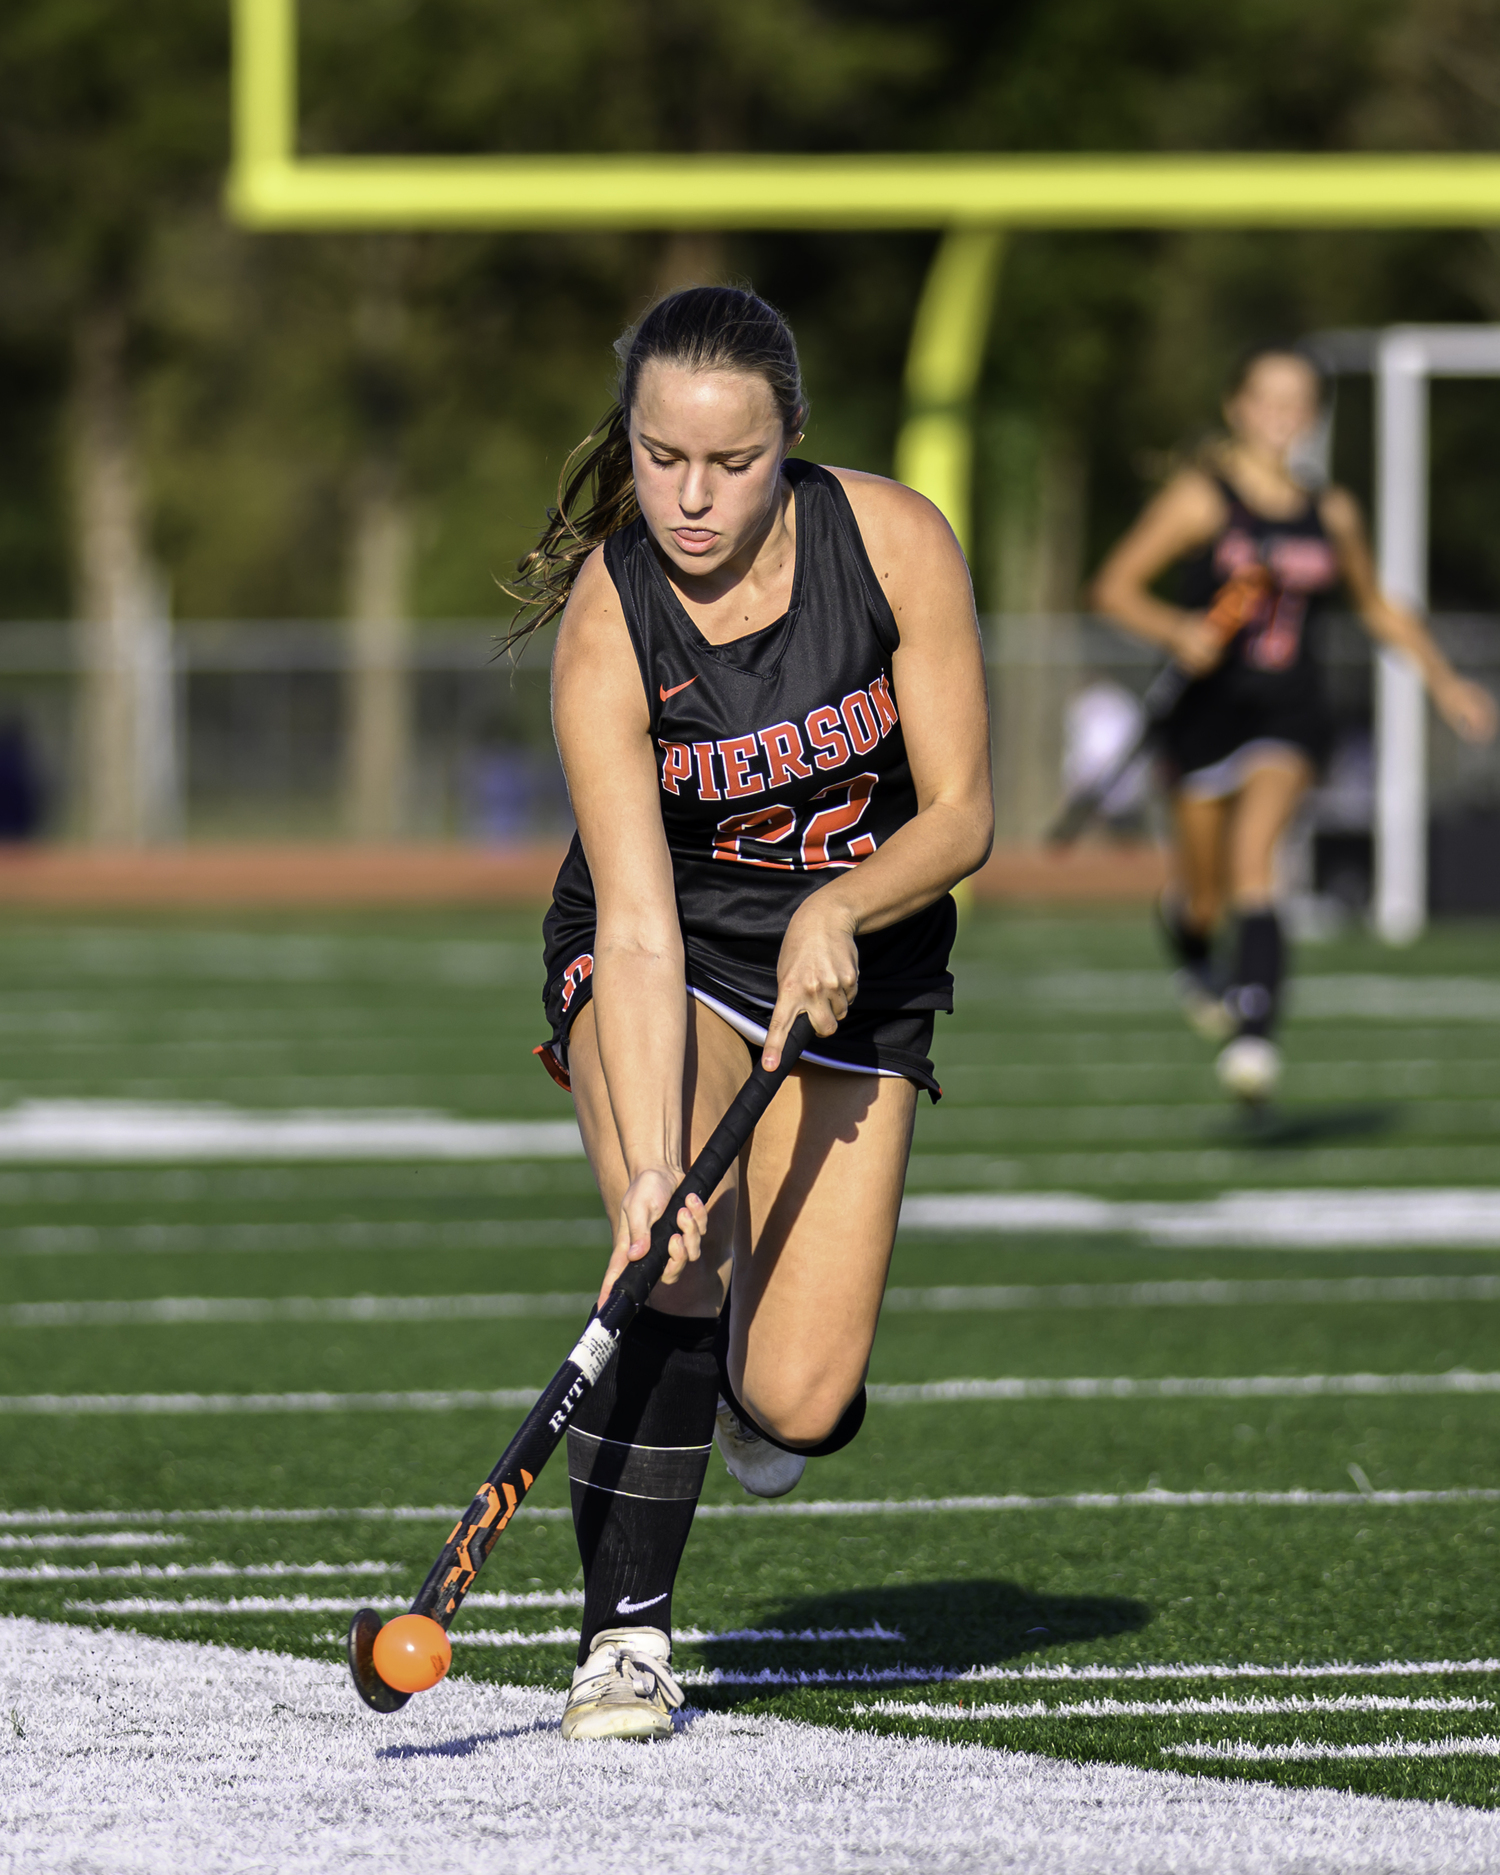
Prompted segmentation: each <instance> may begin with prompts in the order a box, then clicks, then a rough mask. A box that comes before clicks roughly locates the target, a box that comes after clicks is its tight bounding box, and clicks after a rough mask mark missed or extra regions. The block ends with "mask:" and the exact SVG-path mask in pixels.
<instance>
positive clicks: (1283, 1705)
mask: <svg viewBox="0 0 1500 1875" xmlns="http://www.w3.org/2000/svg"><path fill="white" fill-rule="evenodd" d="M1494 1704H1495V1702H1494V1701H1493V1700H1492V1699H1463V1698H1452V1699H1410V1698H1403V1697H1402V1696H1400V1695H1398V1694H1385V1693H1335V1694H1333V1695H1331V1696H1328V1697H1325V1698H1299V1697H1297V1696H1295V1695H1293V1696H1292V1697H1290V1698H1287V1699H1259V1698H1250V1699H1075V1700H1069V1701H1066V1702H1059V1701H1057V1700H1050V1701H1049V1700H1045V1699H1033V1700H1031V1701H1029V1702H1027V1703H1026V1704H1022V1703H1020V1702H1019V1701H1018V1702H1017V1703H1016V1704H1015V1705H1009V1706H1007V1705H988V1706H956V1705H934V1704H932V1703H931V1702H930V1701H929V1700H925V1699H916V1700H911V1701H908V1702H906V1703H904V1704H903V1702H902V1701H901V1700H899V1699H875V1700H871V1701H870V1703H869V1704H868V1705H862V1706H852V1707H850V1708H849V1710H850V1711H851V1712H852V1713H864V1712H875V1713H879V1714H880V1716H881V1717H882V1718H888V1719H944V1720H949V1719H953V1720H963V1721H964V1722H966V1723H972V1722H973V1721H975V1720H978V1719H1158V1718H1184V1717H1185V1718H1213V1717H1222V1718H1240V1717H1270V1716H1273V1715H1276V1714H1291V1713H1305V1712H1318V1713H1336V1712H1490V1711H1493V1709H1494Z"/></svg>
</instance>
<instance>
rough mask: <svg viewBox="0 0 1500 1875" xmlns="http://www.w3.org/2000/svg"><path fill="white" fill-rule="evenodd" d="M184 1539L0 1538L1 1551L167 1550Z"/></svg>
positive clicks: (119, 1534)
mask: <svg viewBox="0 0 1500 1875" xmlns="http://www.w3.org/2000/svg"><path fill="white" fill-rule="evenodd" d="M186 1542H187V1538H186V1537H185V1536H166V1535H162V1534H156V1533H151V1532H132V1531H128V1530H117V1531H111V1532H107V1533H100V1534H98V1535H95V1536H81V1535H80V1536H0V1550H18V1549H21V1550H54V1549H62V1550H68V1551H72V1550H77V1549H170V1548H171V1547H172V1545H173V1544H175V1543H186Z"/></svg>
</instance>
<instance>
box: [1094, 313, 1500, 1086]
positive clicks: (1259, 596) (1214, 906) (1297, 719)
mask: <svg viewBox="0 0 1500 1875" xmlns="http://www.w3.org/2000/svg"><path fill="white" fill-rule="evenodd" d="M1320 393H1321V383H1320V380H1319V378H1318V374H1317V372H1316V371H1315V369H1314V368H1313V366H1312V365H1311V364H1310V363H1309V362H1308V361H1307V359H1305V358H1303V357H1302V356H1300V355H1299V354H1298V353H1296V352H1294V351H1291V350H1286V349H1276V348H1266V349H1263V350H1260V351H1256V352H1253V353H1251V354H1250V355H1249V357H1248V358H1247V359H1246V360H1245V362H1244V363H1243V365H1242V367H1241V369H1240V370H1239V372H1238V373H1237V375H1236V377H1235V379H1234V381H1233V383H1232V384H1231V386H1230V390H1229V394H1228V397H1227V398H1226V400H1225V404H1224V416H1225V420H1226V423H1227V425H1228V435H1227V437H1226V438H1225V440H1224V441H1223V442H1222V443H1221V444H1219V445H1217V446H1216V447H1215V448H1214V449H1213V450H1211V451H1210V452H1208V453H1207V454H1206V455H1205V456H1204V458H1203V459H1202V460H1201V462H1200V463H1199V464H1198V465H1196V466H1193V467H1190V468H1186V469H1183V470H1182V471H1181V472H1180V473H1178V474H1177V475H1176V476H1174V477H1173V479H1172V480H1171V481H1170V482H1168V483H1167V485H1166V487H1165V488H1163V490H1162V491H1161V493H1160V494H1159V495H1158V496H1157V497H1156V499H1155V500H1154V501H1153V502H1152V503H1151V504H1150V506H1149V507H1148V508H1147V509H1146V510H1145V512H1144V513H1143V514H1142V516H1141V518H1140V519H1139V520H1138V521H1137V522H1136V524H1135V526H1134V527H1133V528H1132V529H1131V530H1130V532H1129V533H1128V534H1126V536H1125V537H1124V539H1123V540H1122V541H1121V542H1120V543H1119V545H1118V546H1117V547H1116V548H1115V549H1114V551H1113V552H1112V553H1111V554H1110V556H1109V558H1108V559H1107V560H1106V561H1105V563H1104V566H1103V568H1102V569H1101V571H1100V572H1099V575H1098V577H1097V579H1096V580H1095V582H1094V589H1093V598H1094V603H1095V605H1096V606H1097V608H1098V609H1099V611H1101V612H1104V613H1107V614H1108V615H1109V616H1110V617H1111V618H1112V619H1114V620H1115V622H1116V623H1117V624H1119V625H1121V626H1123V627H1124V628H1125V630H1126V631H1128V632H1129V633H1131V634H1132V636H1134V637H1136V638H1141V639H1144V640H1145V641H1146V643H1147V644H1151V645H1156V646H1159V647H1160V648H1161V649H1162V650H1164V651H1167V652H1168V653H1169V654H1170V655H1171V656H1172V657H1173V658H1174V659H1175V660H1176V661H1177V663H1178V664H1180V665H1181V666H1182V667H1183V668H1184V669H1185V670H1186V671H1188V672H1189V673H1190V674H1191V675H1192V677H1193V679H1194V681H1193V682H1192V683H1190V684H1189V685H1188V687H1187V689H1186V690H1185V692H1184V693H1183V696H1182V699H1181V702H1180V703H1179V704H1178V705H1177V707H1176V708H1175V710H1173V711H1172V713H1171V714H1170V716H1169V717H1168V719H1167V721H1166V723H1165V725H1164V726H1163V730H1162V733H1161V736H1160V747H1161V750H1162V754H1163V756H1164V758H1165V766H1166V771H1167V780H1168V785H1169V788H1170V798H1171V811H1172V825H1173V832H1174V847H1175V854H1174V873H1175V883H1174V885H1173V887H1172V888H1171V891H1170V892H1169V895H1168V898H1167V900H1166V901H1165V902H1164V905H1163V922H1164V924H1165V927H1166V931H1167V936H1168V941H1169V943H1170V945H1171V947H1172V951H1173V953H1174V955H1175V957H1176V960H1177V964H1178V971H1177V975H1176V978H1175V983H1176V986H1177V989H1178V992H1179V995H1180V997H1181V1000H1182V1004H1183V1008H1184V1011H1185V1013H1186V1014H1187V1016H1188V1020H1189V1021H1190V1022H1191V1023H1192V1024H1193V1026H1194V1027H1195V1028H1196V1029H1198V1030H1199V1032H1200V1033H1201V1034H1203V1035H1204V1036H1206V1037H1207V1038H1208V1039H1210V1040H1217V1041H1222V1042H1227V1046H1226V1047H1225V1048H1224V1049H1223V1052H1222V1053H1221V1054H1220V1056H1219V1060H1218V1071H1219V1079H1220V1081H1221V1082H1222V1083H1223V1085H1224V1087H1225V1088H1226V1089H1228V1090H1229V1091H1230V1092H1231V1093H1233V1094H1236V1095H1238V1096H1239V1097H1240V1098H1241V1099H1244V1100H1249V1101H1259V1100H1263V1099H1265V1098H1266V1097H1267V1096H1268V1095H1269V1094H1270V1093H1271V1091H1272V1089H1273V1088H1274V1087H1275V1085H1276V1082H1277V1079H1278V1077H1279V1074H1280V1067H1281V1058H1280V1054H1279V1052H1278V1050H1277V1048H1276V1045H1275V1043H1274V1042H1273V1041H1272V1039H1271V1036H1272V1033H1273V1030H1274V1026H1275V1022H1276V1011H1277V1001H1278V996H1279V992H1280V987H1281V981H1282V974H1283V970H1284V954H1285V946H1284V942H1283V938H1282V931H1281V924H1280V921H1279V919H1278V918H1277V915H1276V905H1275V884H1274V879H1275V860H1276V848H1277V844H1278V842H1279V841H1280V839H1281V836H1282V834H1283V833H1284V832H1285V830H1286V828H1287V827H1288V825H1289V824H1290V823H1291V820H1292V817H1293V815H1294V814H1295V813H1296V811H1297V807H1298V804H1299V803H1300V801H1301V799H1302V797H1303V795H1304V794H1305V793H1306V792H1307V789H1308V787H1309V786H1310V784H1311V783H1312V781H1313V779H1314V778H1315V776H1316V774H1317V772H1318V769H1319V766H1320V765H1321V763H1322V762H1323V760H1324V758H1325V756H1326V755H1327V753H1328V746H1329V742H1330V740H1331V729H1332V723H1331V718H1330V712H1329V706H1328V702H1327V698H1326V694H1325V687H1324V680H1323V671H1322V666H1321V663H1320V660H1319V650H1320V644H1319V640H1320V636H1321V628H1322V623H1323V619H1324V617H1325V615H1326V612H1327V610H1328V608H1329V606H1330V604H1331V602H1332V600H1333V598H1334V596H1335V594H1336V593H1337V592H1338V590H1339V588H1340V587H1342V588H1343V589H1344V591H1345V592H1347V594H1348V595H1349V598H1350V599H1351V600H1352V601H1353V603H1354V607H1355V609H1356V610H1357V611H1358V614H1359V616H1360V618H1361V620H1362V621H1363V623H1364V626H1365V629H1366V630H1367V631H1368V632H1369V633H1370V635H1371V637H1372V638H1375V639H1377V640H1378V641H1379V642H1380V643H1381V644H1383V645H1389V646H1392V647H1393V648H1395V649H1397V650H1399V651H1403V652H1405V654H1406V655H1407V656H1408V657H1409V658H1410V659H1411V660H1412V662H1413V663H1414V664H1415V665H1416V667H1417V668H1418V670H1420V672H1421V673H1422V676H1423V679H1424V681H1425V682H1426V685H1427V689H1428V692H1429V694H1430V695H1431V697H1432V700H1433V702H1434V703H1435V704H1436V706H1437V708H1438V710H1439V711H1440V712H1441V713H1442V715H1443V717H1444V718H1445V720H1446V721H1447V722H1448V723H1449V724H1450V725H1451V726H1452V727H1453V728H1454V729H1455V730H1457V732H1458V733H1459V734H1460V735H1461V736H1464V737H1467V738H1468V739H1469V740H1470V741H1484V740H1487V739H1488V738H1489V737H1491V736H1493V734H1494V732H1495V705H1494V703H1493V701H1492V700H1491V698H1490V696H1489V694H1488V693H1487V692H1486V691H1484V690H1481V689H1479V688H1478V687H1477V686H1476V685H1474V684H1471V683H1466V682H1465V681H1464V679H1463V678H1461V677H1459V676H1458V675H1457V674H1456V673H1455V671H1454V670H1453V668H1452V666H1451V665H1450V664H1449V663H1448V661H1447V659H1446V658H1445V657H1444V656H1443V654H1442V652H1441V651H1439V650H1438V648H1437V646H1436V645H1435V644H1434V643H1433V640H1432V637H1431V635H1430V634H1429V632H1428V631H1427V629H1426V627H1425V626H1424V625H1423V624H1422V622H1421V620H1420V619H1418V618H1416V617H1415V616H1414V615H1413V614H1412V613H1411V612H1409V611H1407V610H1406V609H1405V608H1404V607H1402V606H1400V605H1397V604H1396V603H1395V602H1394V601H1393V600H1392V599H1390V598H1388V597H1387V596H1386V595H1385V594H1384V593H1382V592H1381V590H1380V587H1379V585H1378V584H1377V582H1376V579H1375V570H1374V566H1373V564H1372V562H1371V558H1370V550H1369V547H1368V545H1367V543H1366V539H1365V532H1364V525H1363V522H1362V520H1361V517H1360V512H1359V508H1358V505H1357V504H1356V503H1355V501H1354V499H1353V497H1352V496H1350V495H1349V494H1347V493H1346V492H1345V491H1344V490H1343V489H1341V488H1325V489H1323V490H1322V491H1321V492H1320V493H1315V494H1314V493H1309V491H1308V490H1307V489H1306V488H1305V487H1304V486H1303V485H1302V483H1301V482H1299V481H1298V479H1297V477H1296V475H1295V474H1294V473H1293V470H1292V468H1291V466H1290V457H1291V452H1292V450H1293V448H1294V446H1295V444H1296V443H1297V441H1298V439H1299V438H1301V437H1302V436H1303V435H1305V434H1306V432H1307V431H1308V430H1309V429H1311V427H1312V426H1313V424H1314V423H1315V422H1316V420H1317V416H1318V408H1319V401H1320ZM1174 562H1179V563H1180V569H1179V581H1180V584H1179V589H1178V591H1179V599H1180V603H1179V604H1177V605H1170V604H1168V603H1166V602H1165V601H1163V600H1161V599H1159V598H1157V597H1156V596H1155V595H1154V594H1153V593H1152V591H1151V586H1152V582H1153V581H1154V580H1156V579H1157V577H1158V576H1159V575H1160V574H1161V573H1163V572H1164V571H1165V570H1166V569H1167V568H1168V567H1170V566H1172V565H1173V563H1174ZM1226 912H1229V913H1232V915H1233V917H1234V919H1235V921H1236V925H1237V931H1236V936H1235V941H1234V955H1233V961H1232V964H1231V966H1230V974H1229V988H1228V990H1227V991H1223V992H1221V990H1220V989H1219V987H1218V979H1216V978H1215V976H1214V974H1213V969H1212V964H1211V952H1212V947H1213V943H1214V938H1215V934H1216V932H1217V930H1218V928H1219V925H1220V922H1221V920H1222V919H1223V918H1224V915H1225V913H1226Z"/></svg>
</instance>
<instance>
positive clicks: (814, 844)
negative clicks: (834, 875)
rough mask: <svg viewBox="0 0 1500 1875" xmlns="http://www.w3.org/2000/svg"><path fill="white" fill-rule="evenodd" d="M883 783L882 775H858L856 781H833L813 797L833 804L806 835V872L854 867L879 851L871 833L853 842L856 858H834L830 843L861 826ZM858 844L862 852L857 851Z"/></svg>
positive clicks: (812, 822)
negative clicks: (834, 838)
mask: <svg viewBox="0 0 1500 1875" xmlns="http://www.w3.org/2000/svg"><path fill="white" fill-rule="evenodd" d="M879 781H880V777H879V775H856V776H855V777H854V778H853V780H852V781H831V782H830V783H829V784H828V786H827V787H826V788H820V789H819V790H818V792H817V793H816V794H815V795H814V796H813V799H814V800H815V801H827V802H828V803H829V805H828V806H827V807H824V808H820V809H819V810H818V812H817V813H816V814H814V815H813V817H812V819H811V820H810V821H808V823H807V827H806V830H805V831H804V833H803V835H802V864H803V867H804V868H805V870H806V871H808V872H821V871H822V870H823V869H824V868H825V867H829V866H838V867H843V866H852V865H853V864H854V861H855V860H857V859H867V858H868V857H869V855H870V854H871V853H873V852H874V851H875V842H874V840H873V839H871V838H870V836H869V835H868V834H861V835H860V836H859V838H858V841H857V842H856V841H855V840H851V841H850V842H849V851H850V853H851V854H852V855H853V858H850V859H833V858H831V857H830V855H829V852H828V842H829V841H830V840H831V839H833V837H834V836H835V834H840V833H847V832H848V831H849V829H850V828H851V827H856V826H858V825H859V823H860V821H861V820H863V818H864V813H865V809H866V808H867V807H868V806H869V805H870V796H871V795H872V794H873V793H874V792H875V789H876V786H877V784H878V783H879ZM867 842H868V844H866V843H867ZM856 844H857V845H858V846H859V849H860V850H859V851H858V852H855V847H856Z"/></svg>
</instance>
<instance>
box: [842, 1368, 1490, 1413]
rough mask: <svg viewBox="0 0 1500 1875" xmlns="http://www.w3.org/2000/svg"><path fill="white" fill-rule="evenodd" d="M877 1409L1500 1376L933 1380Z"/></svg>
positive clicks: (1408, 1386)
mask: <svg viewBox="0 0 1500 1875" xmlns="http://www.w3.org/2000/svg"><path fill="white" fill-rule="evenodd" d="M869 1393H870V1403H871V1405H872V1406H920V1405H923V1404H925V1403H927V1402H929V1401H942V1400H1286V1399H1317V1398H1344V1397H1347V1396H1351V1395H1352V1396H1356V1397H1365V1396H1369V1395H1378V1394H1424V1393H1500V1373H1492V1374H1476V1373H1471V1372H1469V1371H1468V1370H1467V1369H1454V1370H1453V1371H1452V1372H1450V1373H1446V1374H1224V1375H1219V1374H1206V1375H1163V1376H1161V1377H1159V1378H1155V1379H1152V1378H1140V1377H1136V1376H1134V1375H1130V1374H1123V1375H1116V1376H1112V1377H1103V1378H1101V1377H1099V1376H1093V1375H1078V1376H1075V1377H1073V1378H1071V1379H1057V1380H1053V1379H1041V1378H1025V1379H1023V1378H1011V1379H1005V1380H928V1381H920V1382H917V1383H916V1384H914V1385H911V1386H890V1385H886V1386H882V1385H880V1384H878V1383H872V1384H871V1386H870V1389H869Z"/></svg>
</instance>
